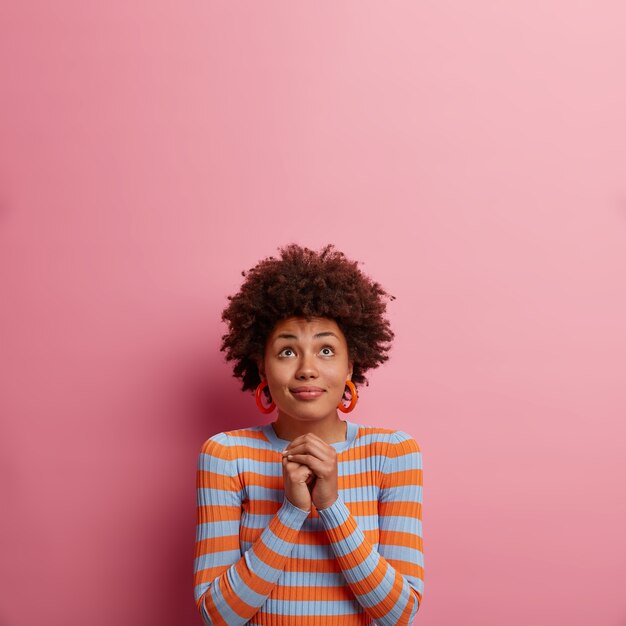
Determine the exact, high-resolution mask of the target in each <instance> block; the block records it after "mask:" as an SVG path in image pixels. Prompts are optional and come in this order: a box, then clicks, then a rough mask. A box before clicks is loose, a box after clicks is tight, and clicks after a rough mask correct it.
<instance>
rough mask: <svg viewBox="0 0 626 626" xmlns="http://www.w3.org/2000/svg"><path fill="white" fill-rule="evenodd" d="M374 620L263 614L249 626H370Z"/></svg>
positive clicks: (361, 615)
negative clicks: (261, 625) (322, 625)
mask: <svg viewBox="0 0 626 626" xmlns="http://www.w3.org/2000/svg"><path fill="white" fill-rule="evenodd" d="M371 623H372V618H371V617H369V616H368V615H367V614H366V613H358V614H356V615H323V616H319V615H280V616H277V615H276V614H272V613H262V612H261V611H259V613H257V615H256V616H255V617H254V618H253V619H252V620H251V621H249V622H248V625H249V626H259V625H260V624H280V625H281V626H319V625H320V624H340V625H341V626H368V625H369V624H371Z"/></svg>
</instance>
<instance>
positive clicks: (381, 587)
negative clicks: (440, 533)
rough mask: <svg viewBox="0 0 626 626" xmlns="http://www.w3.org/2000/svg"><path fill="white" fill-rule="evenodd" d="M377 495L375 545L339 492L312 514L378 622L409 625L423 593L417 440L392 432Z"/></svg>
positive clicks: (356, 592) (388, 625)
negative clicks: (377, 540)
mask: <svg viewBox="0 0 626 626" xmlns="http://www.w3.org/2000/svg"><path fill="white" fill-rule="evenodd" d="M393 439H394V441H392V442H391V443H390V445H389V449H388V452H387V459H386V461H385V466H384V468H383V476H382V484H381V489H380V493H379V497H378V517H379V531H380V541H379V545H378V549H376V546H375V545H373V544H372V543H371V542H370V541H369V540H368V539H367V538H366V537H365V534H364V533H363V531H362V530H361V528H360V527H359V526H358V524H357V521H356V519H355V518H354V517H353V516H352V514H351V512H350V510H349V509H348V507H347V506H346V504H345V502H344V500H343V498H342V497H341V495H340V496H339V497H338V498H337V500H336V501H335V502H334V503H333V504H332V505H331V506H329V507H328V508H326V509H319V510H318V514H319V516H320V518H321V519H322V524H323V525H324V528H325V530H326V534H327V535H328V537H329V539H330V543H331V547H332V550H333V552H334V554H335V556H336V558H337V562H338V564H339V567H340V568H341V570H342V572H343V574H344V577H345V579H346V582H347V583H348V585H349V586H350V588H351V589H352V591H353V593H354V595H355V598H356V600H357V601H358V602H359V604H360V605H361V606H362V607H363V608H364V609H365V611H366V613H367V614H368V615H369V616H370V617H371V618H372V619H373V620H375V622H376V623H377V624H379V625H381V626H395V625H397V624H410V623H411V622H412V620H413V618H414V617H415V615H416V613H417V610H418V608H419V605H420V603H421V601H422V595H423V592H424V575H423V571H424V569H423V568H424V555H423V546H422V521H421V512H422V457H421V452H420V449H419V446H418V445H417V442H416V441H415V440H413V439H412V438H411V437H410V436H409V435H407V434H406V433H403V432H401V431H396V432H395V433H393Z"/></svg>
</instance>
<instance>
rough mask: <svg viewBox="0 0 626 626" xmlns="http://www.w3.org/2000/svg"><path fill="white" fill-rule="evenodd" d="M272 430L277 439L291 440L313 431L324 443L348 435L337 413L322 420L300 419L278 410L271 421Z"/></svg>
mask: <svg viewBox="0 0 626 626" xmlns="http://www.w3.org/2000/svg"><path fill="white" fill-rule="evenodd" d="M272 427H273V428H274V432H275V433H276V436H277V437H278V438H279V439H285V440H286V441H293V440H294V439H295V438H296V437H300V436H301V435H305V434H306V433H313V434H314V435H317V436H318V437H319V438H320V439H321V440H322V441H325V442H326V443H329V444H330V443H339V442H341V441H345V440H346V438H347V436H348V424H347V422H345V421H342V420H341V419H339V416H338V415H334V416H330V418H325V419H322V420H314V421H300V420H295V419H293V418H292V417H289V416H287V415H283V414H281V413H280V411H279V412H278V418H277V419H276V421H275V422H273V423H272Z"/></svg>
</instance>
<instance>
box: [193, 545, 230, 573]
mask: <svg viewBox="0 0 626 626" xmlns="http://www.w3.org/2000/svg"><path fill="white" fill-rule="evenodd" d="M240 557H241V552H240V551H239V550H223V551H221V552H210V553H209V554H201V555H200V556H198V557H196V558H195V559H194V560H193V571H194V572H199V571H200V570H203V569H208V568H209V567H219V566H220V565H232V564H233V563H235V562H237V561H238V560H239V558H240Z"/></svg>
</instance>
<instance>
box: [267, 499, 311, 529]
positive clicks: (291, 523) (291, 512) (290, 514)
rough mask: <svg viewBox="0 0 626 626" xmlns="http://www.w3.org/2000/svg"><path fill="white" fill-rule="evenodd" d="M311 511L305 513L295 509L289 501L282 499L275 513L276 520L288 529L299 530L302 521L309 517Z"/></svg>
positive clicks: (302, 510) (297, 508)
mask: <svg viewBox="0 0 626 626" xmlns="http://www.w3.org/2000/svg"><path fill="white" fill-rule="evenodd" d="M310 514H311V511H310V510H308V511H305V510H304V509H301V508H299V507H297V506H296V505H295V504H292V502H291V501H290V500H288V499H287V497H286V496H285V498H284V499H283V504H282V506H281V507H280V509H278V511H277V512H276V515H277V516H278V519H279V520H280V521H281V522H282V523H283V524H284V525H285V526H288V527H289V528H293V529H294V530H300V528H302V524H304V520H305V519H306V518H307V517H309V515H310Z"/></svg>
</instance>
